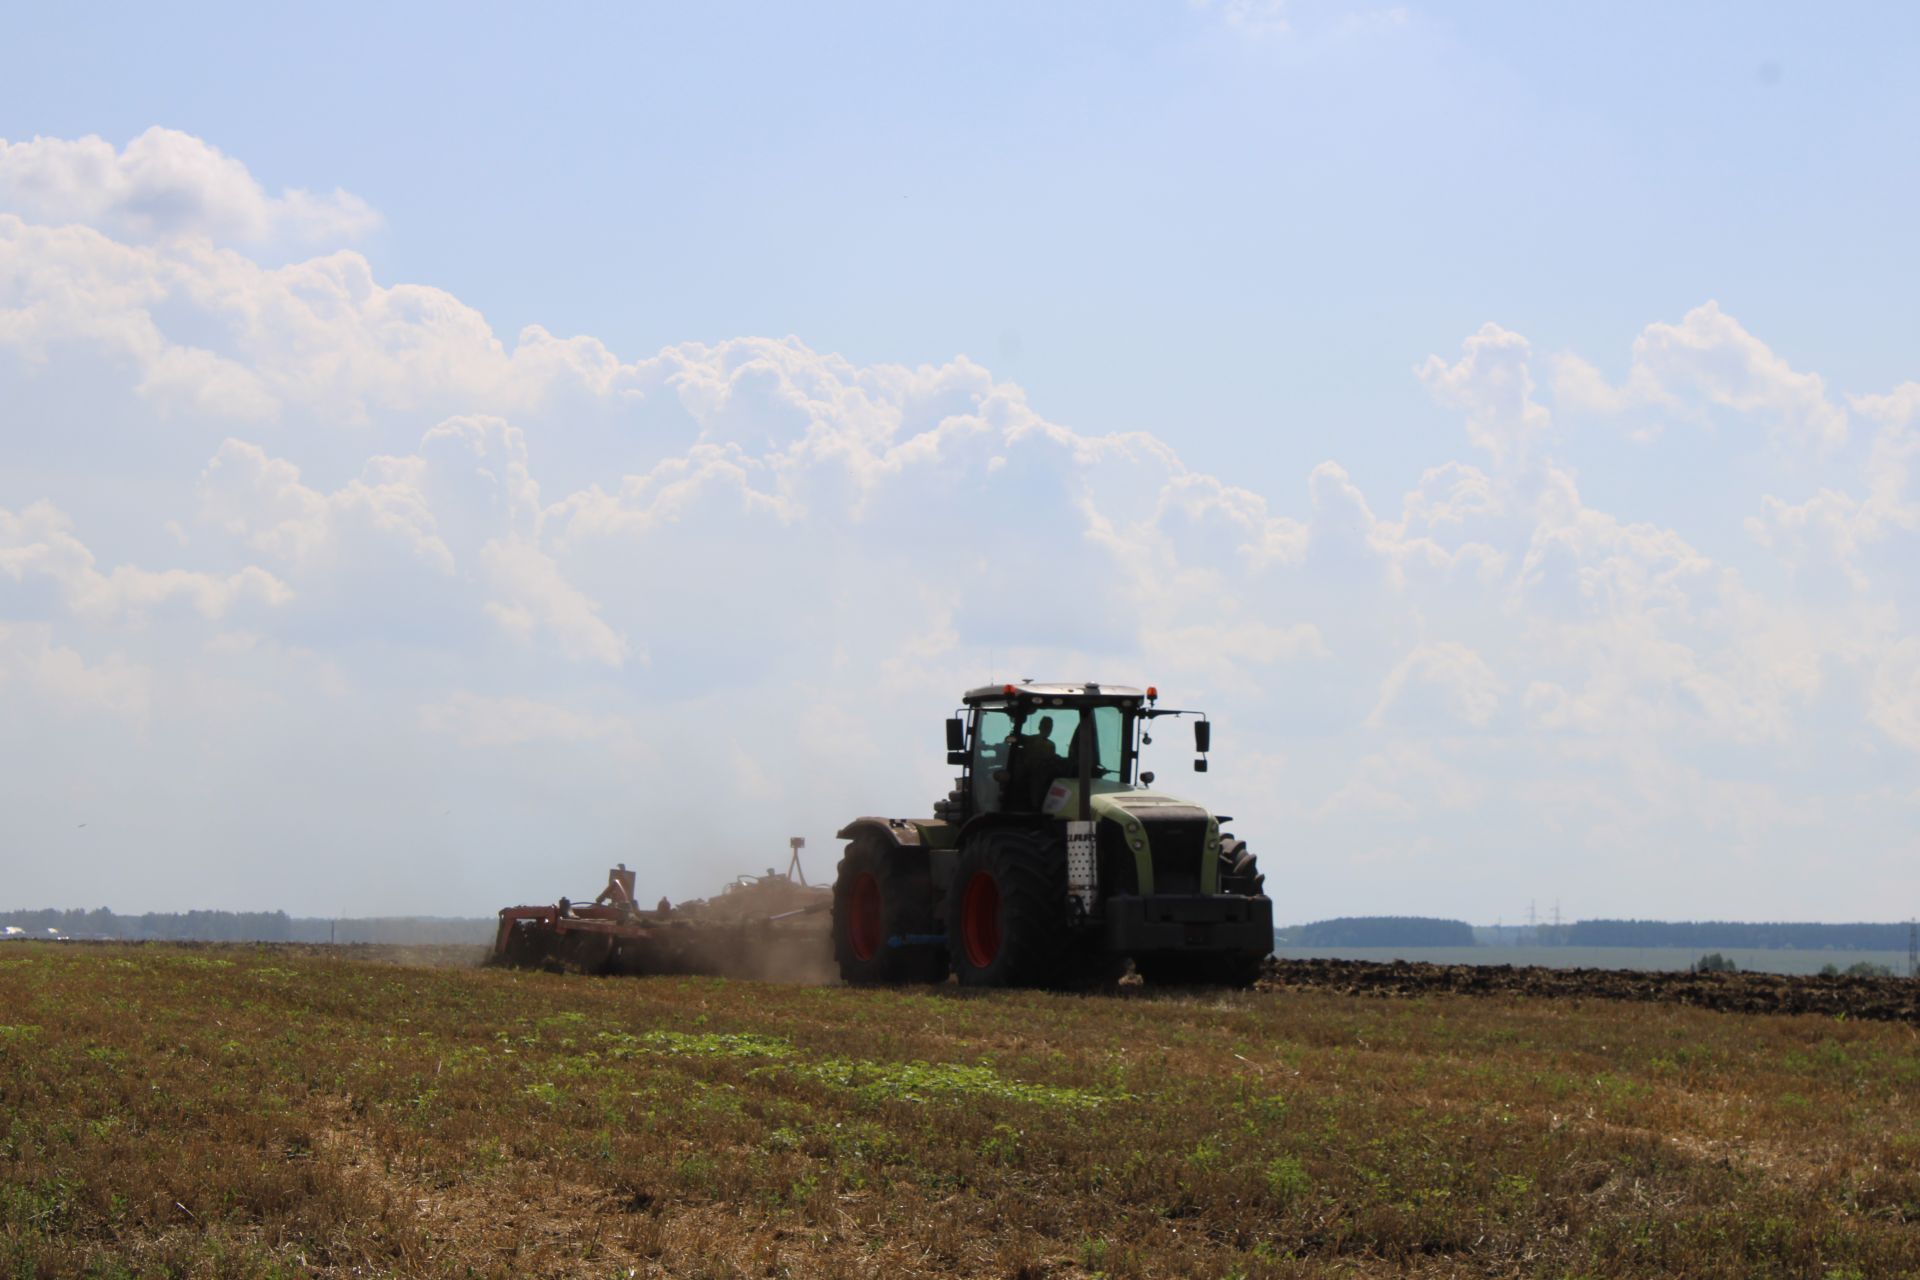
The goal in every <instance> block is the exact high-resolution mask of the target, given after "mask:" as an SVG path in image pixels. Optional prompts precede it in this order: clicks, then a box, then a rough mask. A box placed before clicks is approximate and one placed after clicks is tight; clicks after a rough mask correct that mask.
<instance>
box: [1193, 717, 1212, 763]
mask: <svg viewBox="0 0 1920 1280" xmlns="http://www.w3.org/2000/svg"><path fill="white" fill-rule="evenodd" d="M1193 749H1194V750H1195V751H1198V752H1199V753H1200V754H1201V755H1205V754H1207V752H1208V751H1210V750H1212V749H1213V722H1212V721H1211V720H1195V721H1194V722H1193Z"/></svg>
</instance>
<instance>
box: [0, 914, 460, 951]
mask: <svg viewBox="0 0 1920 1280" xmlns="http://www.w3.org/2000/svg"><path fill="white" fill-rule="evenodd" d="M494 924H495V922H494V921H493V920H492V919H459V918H451V917H439V916H383V917H373V918H342V919H339V920H330V919H325V918H322V917H315V916H289V915H288V914H287V913H286V912H284V911H179V912H161V911H150V912H147V913H146V914H144V915H137V916H123V915H115V914H114V913H113V912H111V911H109V910H107V908H105V907H95V908H94V909H93V910H91V911H79V910H70V911H62V910H55V909H48V910H43V911H0V925H14V926H17V927H19V928H21V929H25V930H26V931H27V933H28V934H29V935H33V936H39V937H45V936H46V933H47V930H49V929H56V930H58V931H59V932H61V933H63V934H65V935H67V936H68V937H70V938H108V939H118V940H124V941H128V942H137V941H150V942H379V943H402V944H417V945H426V944H430V943H461V942H475V943H478V942H489V941H491V940H492V938H493V930H494Z"/></svg>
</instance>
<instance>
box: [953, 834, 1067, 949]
mask: <svg viewBox="0 0 1920 1280" xmlns="http://www.w3.org/2000/svg"><path fill="white" fill-rule="evenodd" d="M1067 946H1068V933H1067V860H1066V855H1065V853H1064V852H1063V851H1062V850H1061V849H1060V848H1059V847H1058V846H1057V845H1056V844H1055V842H1053V841H1051V840H1049V839H1047V838H1046V836H1045V835H1043V834H1042V833H1039V832H1034V831H1021V830H1018V829H1003V830H998V831H988V832H985V833H983V834H982V835H981V836H980V837H979V838H977V839H975V840H973V841H972V842H970V843H969V844H968V846H967V847H966V848H965V849H963V850H962V851H961V853H960V858H959V861H958V863H957V864H956V865H955V867H954V875H953V888H952V890H951V891H950V892H949V893H948V895H947V951H948V954H949V956H950V957H951V958H952V964H953V971H954V973H955V974H956V975H957V976H958V977H959V979H960V984H961V985H962V986H968V987H1043V986H1058V985H1061V984H1063V983H1064V982H1066V981H1067V980H1068V978H1069V977H1070V974H1069V972H1068V964H1067V961H1068V959H1069V957H1068V954H1067Z"/></svg>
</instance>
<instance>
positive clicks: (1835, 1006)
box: [1260, 959, 1920, 1023]
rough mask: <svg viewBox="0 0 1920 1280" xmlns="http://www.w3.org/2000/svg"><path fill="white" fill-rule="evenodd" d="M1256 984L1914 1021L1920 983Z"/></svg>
mask: <svg viewBox="0 0 1920 1280" xmlns="http://www.w3.org/2000/svg"><path fill="white" fill-rule="evenodd" d="M1260 987H1261V989H1262V990H1285V989H1288V988H1304V987H1313V988H1319V989H1321V990H1331V991H1338V992H1342V993H1345V994H1348V995H1364V996H1426V995H1435V994H1442V993H1445V994H1452V995H1473V996H1535V997H1544V998H1547V999H1567V998H1583V997H1584V998H1592V999H1600V1000H1633V1001H1640V1002H1643V1003H1658V1004H1682V1005H1689V1006H1691V1007H1693V1008H1696V1009H1715V1010H1720V1011H1722V1012H1727V1013H1819V1014H1827V1015H1829V1016H1834V1017H1840V1016H1844V1017H1848V1018H1866V1019H1872V1020H1874V1021H1880V1022H1909V1023H1920V982H1916V981H1914V980H1913V979H1910V978H1849V977H1823V976H1819V975H1785V974H1776V973H1654V972H1641V971H1633V970H1622V969H1546V968H1538V967H1532V966H1528V967H1515V966H1513V965H1504V964H1488V965H1470V964H1454V965H1441V964H1418V963H1414V962H1411V961H1406V960H1396V961H1394V962H1393V963H1391V964H1376V963H1373V962H1370V961H1365V960H1280V959H1269V960H1268V961H1267V970H1266V974H1265V976H1264V977H1262V978H1261V980H1260Z"/></svg>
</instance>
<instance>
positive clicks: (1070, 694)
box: [961, 680, 1147, 707]
mask: <svg viewBox="0 0 1920 1280" xmlns="http://www.w3.org/2000/svg"><path fill="white" fill-rule="evenodd" d="M1146 697H1147V691H1146V690H1144V689H1135V688H1132V687H1130V686H1128V685H1124V684H1036V683H1034V682H1033V681H1031V680H1022V681H1019V682H1018V683H1016V684H983V685H981V686H980V687H979V688H978V689H969V690H967V692H966V695H965V696H964V697H963V698H962V699H961V701H963V702H965V703H966V704H967V705H968V706H970V707H971V706H977V705H979V704H980V703H983V702H1003V701H1005V700H1006V699H1008V698H1045V699H1046V700H1047V701H1048V702H1058V703H1068V702H1075V703H1085V704H1090V705H1103V706H1104V705H1109V704H1112V703H1116V702H1139V701H1141V700H1142V699H1144V698H1146Z"/></svg>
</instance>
